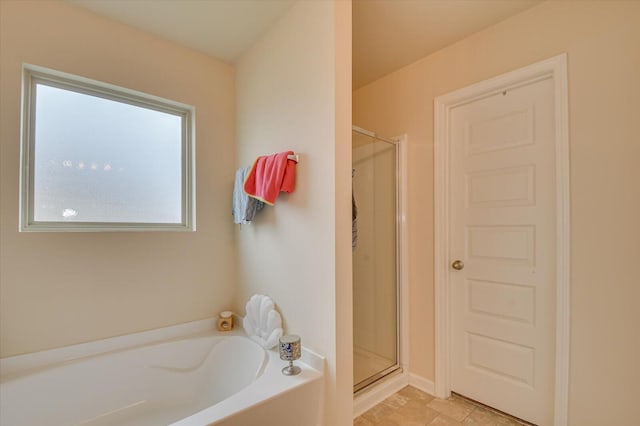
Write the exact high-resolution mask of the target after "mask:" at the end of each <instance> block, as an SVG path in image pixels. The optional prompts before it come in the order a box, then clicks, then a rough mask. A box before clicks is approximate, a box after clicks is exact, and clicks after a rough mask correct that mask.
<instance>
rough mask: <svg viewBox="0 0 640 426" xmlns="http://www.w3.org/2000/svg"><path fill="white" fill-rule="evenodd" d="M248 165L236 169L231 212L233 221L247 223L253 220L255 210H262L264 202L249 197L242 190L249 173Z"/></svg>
mask: <svg viewBox="0 0 640 426" xmlns="http://www.w3.org/2000/svg"><path fill="white" fill-rule="evenodd" d="M249 170H250V168H249V167H241V168H239V169H238V170H236V179H235V181H234V184H233V203H232V209H231V210H232V214H233V223H238V224H249V223H251V221H253V218H254V216H255V215H256V213H257V212H259V211H260V210H262V208H263V207H264V203H263V202H262V201H259V200H256V199H255V198H251V197H249V196H248V195H247V193H246V192H244V188H243V186H244V180H245V178H246V177H247V174H248V173H249Z"/></svg>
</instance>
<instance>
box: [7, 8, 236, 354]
mask: <svg viewBox="0 0 640 426" xmlns="http://www.w3.org/2000/svg"><path fill="white" fill-rule="evenodd" d="M23 62H26V63H32V64H36V65H41V66H44V67H49V68H53V69H57V70H60V71H64V72H68V73H72V74H77V75H81V76H84V77H88V78H92V79H96V80H100V81H105V82H109V83H112V84H116V85H119V86H123V87H127V88H131V89H134V90H139V91H142V92H146V93H150V94H153V95H157V96H161V97H165V98H168V99H173V100H176V101H180V102H184V103H187V104H191V105H194V106H195V107H196V117H197V127H196V139H197V140H196V151H197V160H196V171H197V232H194V233H172V232H147V233H142V232H126V233H125V232H115V233H108V232H105V233H18V164H19V148H20V84H21V83H20V81H21V80H20V79H21V64H22V63H23ZM0 93H1V94H2V95H1V99H0V154H1V159H0V165H1V172H0V177H1V183H0V190H1V193H0V233H1V234H2V238H1V239H0V250H1V257H0V356H2V357H6V356H10V355H16V354H21V353H26V352H32V351H37V350H42V349H47V348H54V347H59V346H64V345H69V344H74V343H79V342H85V341H90V340H95V339H100V338H104V337H108V336H115V335H120V334H126V333H131V332H135V331H140V330H145V329H152V328H158V327H162V326H166V325H171V324H176V323H181V322H186V321H191V320H196V319H201V318H206V317H210V316H213V315H214V314H216V313H217V312H219V311H220V310H222V309H224V308H229V307H230V306H231V304H232V303H233V295H234V292H235V285H234V283H235V282H236V276H235V245H236V244H235V236H234V233H233V227H232V221H231V218H230V208H229V204H230V201H229V199H230V196H231V190H230V188H231V185H232V182H233V163H234V162H235V146H234V133H235V128H234V120H235V113H234V109H235V107H234V105H235V100H234V71H233V68H232V67H231V66H229V65H226V64H223V63H221V62H219V61H216V60H214V59H211V58H209V57H207V56H204V55H202V54H199V53H195V52H194V51H191V50H189V49H186V48H183V47H180V46H178V45H176V44H172V43H170V42H167V41H164V40H161V39H159V38H157V37H154V36H152V35H149V34H147V33H143V32H141V31H137V30H134V29H132V28H130V27H127V26H124V25H121V24H118V23H115V22H113V21H110V20H107V19H104V18H101V17H98V16H97V15H94V14H92V13H89V12H87V11H85V10H83V9H79V8H76V7H74V6H70V5H68V4H66V3H62V2H58V1H38V2H30V1H5V0H3V1H1V2H0Z"/></svg>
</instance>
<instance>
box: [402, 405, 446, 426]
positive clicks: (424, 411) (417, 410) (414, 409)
mask: <svg viewBox="0 0 640 426" xmlns="http://www.w3.org/2000/svg"><path fill="white" fill-rule="evenodd" d="M397 412H398V413H399V414H401V415H402V416H404V417H405V418H407V419H410V420H411V421H413V422H419V423H420V424H423V425H425V424H427V423H429V422H431V421H432V420H433V419H435V418H436V417H438V414H439V413H438V412H437V411H435V410H434V409H432V408H429V407H428V406H427V405H426V403H425V402H423V401H416V400H412V401H409V402H408V403H407V404H406V405H405V406H404V407H402V408H401V409H399V410H398V411H397Z"/></svg>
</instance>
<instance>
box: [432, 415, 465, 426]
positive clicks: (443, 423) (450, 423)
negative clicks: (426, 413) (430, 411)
mask: <svg viewBox="0 0 640 426" xmlns="http://www.w3.org/2000/svg"><path fill="white" fill-rule="evenodd" d="M461 425H462V423H461V422H459V421H457V420H454V419H452V418H451V417H449V416H445V415H444V414H440V415H439V416H438V417H436V418H435V419H433V421H432V422H431V423H429V426H461Z"/></svg>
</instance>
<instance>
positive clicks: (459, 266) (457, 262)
mask: <svg viewBox="0 0 640 426" xmlns="http://www.w3.org/2000/svg"><path fill="white" fill-rule="evenodd" d="M451 267H452V268H453V269H455V270H456V271H461V270H462V269H463V268H464V262H463V261H462V260H454V261H453V263H452V264H451Z"/></svg>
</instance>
